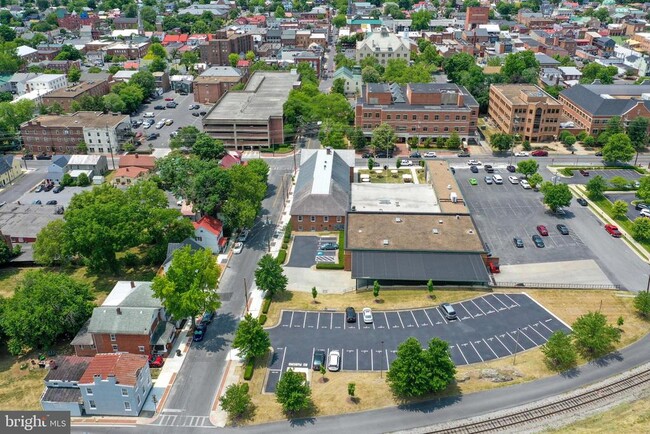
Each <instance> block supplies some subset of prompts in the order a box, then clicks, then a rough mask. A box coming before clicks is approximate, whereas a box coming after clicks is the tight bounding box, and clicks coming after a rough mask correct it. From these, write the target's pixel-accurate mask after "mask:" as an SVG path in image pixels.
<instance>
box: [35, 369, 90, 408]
mask: <svg viewBox="0 0 650 434" xmlns="http://www.w3.org/2000/svg"><path fill="white" fill-rule="evenodd" d="M91 360H92V357H79V356H59V357H57V358H56V359H54V360H53V362H54V364H52V365H51V366H50V369H48V372H47V375H46V376H45V380H44V381H45V390H44V391H43V395H41V407H43V410H45V411H69V412H70V416H72V417H75V416H76V417H79V416H82V415H83V414H84V403H83V400H82V399H81V390H80V389H79V380H81V378H82V377H83V374H84V372H86V369H88V365H90V362H91Z"/></svg>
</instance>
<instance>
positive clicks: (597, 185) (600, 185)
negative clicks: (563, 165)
mask: <svg viewBox="0 0 650 434" xmlns="http://www.w3.org/2000/svg"><path fill="white" fill-rule="evenodd" d="M648 187H650V183H649V184H648ZM586 188H587V196H589V199H591V200H598V199H602V198H603V192H604V191H605V190H606V189H607V181H605V178H603V177H602V176H600V175H596V176H594V177H593V178H591V179H590V180H589V182H587V185H586Z"/></svg>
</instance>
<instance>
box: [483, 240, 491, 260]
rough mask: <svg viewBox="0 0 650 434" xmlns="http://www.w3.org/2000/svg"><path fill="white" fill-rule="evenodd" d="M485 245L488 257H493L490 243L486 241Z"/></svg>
mask: <svg viewBox="0 0 650 434" xmlns="http://www.w3.org/2000/svg"><path fill="white" fill-rule="evenodd" d="M483 245H484V246H485V254H486V255H487V257H488V258H489V257H491V256H492V249H491V248H490V245H489V244H488V243H485V244H483Z"/></svg>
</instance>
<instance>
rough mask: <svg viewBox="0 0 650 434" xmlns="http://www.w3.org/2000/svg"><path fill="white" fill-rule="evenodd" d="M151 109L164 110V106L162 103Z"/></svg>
mask: <svg viewBox="0 0 650 434" xmlns="http://www.w3.org/2000/svg"><path fill="white" fill-rule="evenodd" d="M153 109H154V110H165V106H164V105H157V106H155V107H154V108H153Z"/></svg>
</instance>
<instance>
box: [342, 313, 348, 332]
mask: <svg viewBox="0 0 650 434" xmlns="http://www.w3.org/2000/svg"><path fill="white" fill-rule="evenodd" d="M345 315H347V313H346V314H345ZM345 315H343V330H345V329H346V327H347V324H348V319H347V318H346V317H345Z"/></svg>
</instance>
